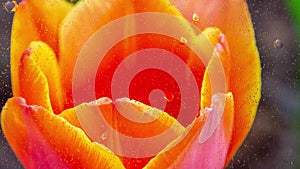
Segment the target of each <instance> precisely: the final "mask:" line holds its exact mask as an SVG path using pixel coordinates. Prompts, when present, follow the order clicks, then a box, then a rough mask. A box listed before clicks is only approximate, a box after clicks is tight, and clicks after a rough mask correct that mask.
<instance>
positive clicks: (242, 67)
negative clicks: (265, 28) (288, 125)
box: [172, 0, 261, 160]
mask: <svg viewBox="0 0 300 169" xmlns="http://www.w3.org/2000/svg"><path fill="white" fill-rule="evenodd" d="M172 2H173V3H174V5H175V6H177V7H178V9H179V10H180V11H181V12H182V13H183V15H184V16H185V17H186V18H188V19H189V20H190V21H192V15H193V13H197V14H198V15H199V17H200V19H199V21H198V22H196V23H195V24H196V25H197V26H199V27H200V28H205V27H210V26H215V27H218V28H219V29H220V30H221V31H222V32H223V33H224V34H225V36H226V38H227V40H228V44H229V49H230V62H231V65H232V67H231V71H230V78H229V79H230V85H229V86H230V91H231V92H232V94H233V95H234V103H235V116H234V118H235V119H234V131H233V137H232V142H231V145H230V150H229V160H230V159H231V158H232V157H233V155H234V154H235V152H236V151H237V149H238V147H239V146H240V145H241V144H242V142H243V141H244V139H245V137H246V136H247V133H248V132H249V130H250V128H251V126H252V123H253V121H254V117H255V114H256V111H257V106H258V103H259V100H260V92H261V67H260V61H259V54H258V51H257V47H256V42H255V36H254V30H253V26H252V23H251V17H250V14H249V11H248V7H247V2H246V1H242V0H238V1H236V0H228V1H223V0H210V1H198V0H193V1H189V3H186V1H184V0H173V1H172Z"/></svg>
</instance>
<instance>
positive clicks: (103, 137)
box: [101, 132, 107, 141]
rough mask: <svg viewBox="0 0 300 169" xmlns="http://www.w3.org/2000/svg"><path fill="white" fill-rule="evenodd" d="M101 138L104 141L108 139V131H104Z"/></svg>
mask: <svg viewBox="0 0 300 169" xmlns="http://www.w3.org/2000/svg"><path fill="white" fill-rule="evenodd" d="M101 139H102V140H103V141H104V140H106V139H107V132H104V133H102V135H101Z"/></svg>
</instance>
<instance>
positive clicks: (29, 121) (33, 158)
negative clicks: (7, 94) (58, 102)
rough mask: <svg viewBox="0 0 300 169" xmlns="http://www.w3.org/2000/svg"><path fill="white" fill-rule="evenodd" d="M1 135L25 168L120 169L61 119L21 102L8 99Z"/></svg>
mask: <svg viewBox="0 0 300 169" xmlns="http://www.w3.org/2000/svg"><path fill="white" fill-rule="evenodd" d="M1 125H2V129H3V132H4V135H5V137H6V139H7V141H8V143H9V145H10V146H11V147H12V149H13V151H14V152H15V154H16V156H17V157H18V159H19V160H20V161H21V163H22V164H23V165H24V167H25V168H108V169H109V168H120V169H122V168H124V167H123V164H122V162H121V161H120V159H119V158H118V157H117V156H115V155H114V154H113V153H112V152H110V151H109V150H108V149H107V148H106V147H104V146H103V145H100V144H98V143H94V142H91V141H90V140H89V139H88V137H87V136H86V135H85V134H84V132H83V131H82V130H81V129H79V128H77V127H74V126H72V125H71V124H70V123H68V122H67V121H66V120H64V119H63V118H61V117H59V116H56V115H54V114H53V113H52V112H49V111H48V110H46V109H44V108H42V107H40V106H32V105H27V104H26V102H25V100H24V99H23V98H17V97H14V98H11V99H9V100H8V101H7V103H6V105H5V106H4V108H3V111H2V113H1Z"/></svg>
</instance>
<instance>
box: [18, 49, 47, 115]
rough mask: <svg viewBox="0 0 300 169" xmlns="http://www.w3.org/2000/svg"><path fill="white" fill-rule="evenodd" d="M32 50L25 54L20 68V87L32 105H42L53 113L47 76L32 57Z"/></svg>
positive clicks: (21, 92)
mask: <svg viewBox="0 0 300 169" xmlns="http://www.w3.org/2000/svg"><path fill="white" fill-rule="evenodd" d="M30 52H31V51H30V49H28V50H26V51H25V52H24V53H23V56H22V59H21V64H20V68H19V73H18V74H19V78H18V79H19V85H18V86H19V87H20V93H19V95H18V96H22V97H23V98H25V99H26V100H27V102H28V104H32V105H40V106H43V107H44V108H46V109H48V110H50V111H52V106H51V102H50V97H49V96H50V94H49V86H48V81H47V78H46V76H45V75H44V74H43V72H42V71H41V69H40V67H39V66H38V65H37V64H36V62H35V61H34V59H33V58H32V57H31V56H30V55H31V53H30Z"/></svg>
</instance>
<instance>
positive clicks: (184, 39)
mask: <svg viewBox="0 0 300 169" xmlns="http://www.w3.org/2000/svg"><path fill="white" fill-rule="evenodd" d="M187 42H188V40H187V39H186V38H185V37H183V36H182V37H181V38H180V43H181V44H186V43H187Z"/></svg>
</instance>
